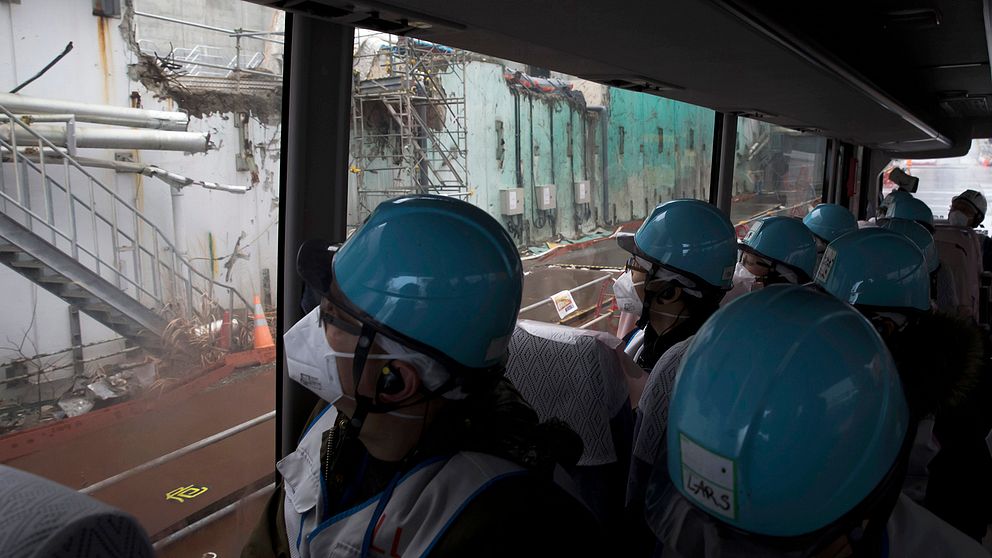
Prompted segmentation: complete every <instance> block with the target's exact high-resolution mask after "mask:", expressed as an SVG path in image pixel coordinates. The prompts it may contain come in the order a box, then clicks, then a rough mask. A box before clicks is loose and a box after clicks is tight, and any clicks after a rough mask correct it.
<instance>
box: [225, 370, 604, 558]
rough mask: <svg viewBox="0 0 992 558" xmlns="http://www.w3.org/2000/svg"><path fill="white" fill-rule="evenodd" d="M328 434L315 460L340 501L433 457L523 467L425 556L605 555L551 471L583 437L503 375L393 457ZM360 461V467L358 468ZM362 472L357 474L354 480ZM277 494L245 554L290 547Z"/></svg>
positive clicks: (369, 492)
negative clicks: (478, 455)
mask: <svg viewBox="0 0 992 558" xmlns="http://www.w3.org/2000/svg"><path fill="white" fill-rule="evenodd" d="M323 407H326V403H322V404H321V405H319V406H318V409H316V410H315V412H314V414H313V415H312V417H311V420H312V418H313V417H316V416H317V413H318V412H319V410H320V409H322V408H323ZM332 438H333V437H332V436H331V435H330V430H329V431H327V432H326V433H325V434H324V436H323V440H324V443H323V444H322V448H321V468H322V469H324V468H325V467H328V468H329V469H330V472H329V474H328V475H327V487H326V494H325V497H326V498H327V501H331V502H334V501H337V502H338V503H339V504H338V506H337V507H338V508H339V509H342V510H343V509H347V508H349V507H351V506H352V505H354V504H356V503H359V502H362V501H365V500H367V499H368V498H370V497H372V496H374V495H375V494H378V493H379V492H381V491H382V490H383V489H384V488H385V487H386V484H387V483H388V482H389V480H390V479H391V478H392V476H393V475H394V474H395V473H397V472H404V471H405V470H408V469H409V468H412V467H413V466H414V465H416V464H417V463H419V462H421V461H422V460H423V459H426V458H429V457H431V456H436V455H443V454H450V453H453V452H456V451H478V452H483V453H488V454H492V455H496V456H499V457H502V458H505V459H508V460H510V461H513V462H515V463H517V464H518V465H520V466H522V467H524V468H525V469H527V470H528V471H529V472H530V474H528V475H524V476H521V477H513V478H509V479H505V480H502V481H499V482H497V483H495V484H494V485H493V486H491V487H490V488H489V489H487V490H486V491H485V492H483V493H482V494H481V495H479V496H478V497H476V498H475V499H473V500H472V501H471V503H470V504H469V505H468V506H467V507H466V508H465V509H464V510H463V511H462V512H461V513H460V514H459V515H458V516H457V518H456V519H455V521H454V523H452V525H451V526H450V527H449V528H448V529H447V530H446V531H445V533H444V535H443V536H442V537H441V539H440V541H439V543H438V544H437V545H436V546H435V547H434V548H433V550H432V551H431V556H483V557H485V556H493V557H496V556H538V555H540V556H551V555H568V556H599V555H602V552H603V548H602V535H601V533H600V528H599V526H598V525H597V524H596V521H595V519H594V518H593V516H592V514H591V513H590V512H589V510H588V509H587V508H586V507H585V506H584V505H583V504H581V503H580V502H579V501H577V500H575V499H574V498H573V497H572V496H571V495H569V494H568V493H566V492H565V491H564V490H562V489H561V488H560V487H558V486H557V485H555V484H554V483H553V481H552V480H551V473H552V471H553V468H554V465H555V463H561V464H563V465H574V464H575V462H576V461H577V460H578V458H579V456H580V455H581V453H582V442H581V440H579V438H578V436H577V435H576V434H575V433H574V432H572V431H571V430H569V429H568V427H567V426H564V425H563V424H557V423H543V424H542V423H539V422H538V419H537V415H536V414H535V413H534V411H533V409H531V408H530V406H529V405H527V404H526V403H525V402H524V401H523V399H521V397H520V395H519V394H518V393H517V391H516V390H515V389H514V388H513V387H512V385H511V384H510V383H509V382H506V381H503V382H501V383H500V384H499V386H498V387H497V388H496V389H495V390H494V391H493V392H492V393H490V394H487V395H485V396H477V397H473V398H470V399H468V400H465V401H449V402H448V405H446V408H445V409H444V410H443V411H442V412H441V413H440V414H439V415H438V416H437V417H436V419H435V421H434V422H433V423H432V426H431V429H430V431H429V432H428V433H427V434H426V435H425V438H424V440H423V442H421V443H420V444H419V445H418V447H417V449H415V450H414V452H412V453H411V455H410V456H409V457H408V458H407V459H405V460H404V461H401V462H398V463H387V462H382V461H378V460H375V459H374V458H372V457H371V456H369V455H368V452H367V451H366V450H365V448H364V446H362V445H361V443H360V442H355V443H354V445H351V446H348V445H347V444H345V445H341V444H337V445H338V446H339V447H336V448H332V447H328V445H329V443H330V441H331V440H332ZM338 439H340V438H338ZM331 463H333V467H329V465H330V464H331ZM359 470H362V471H363V474H361V475H358V474H357V473H356V472H357V471H359ZM359 477H361V479H362V480H361V481H359V482H356V479H358V478H359ZM284 499H285V494H284V492H283V489H282V485H281V484H280V486H279V490H277V491H276V492H275V493H274V494H273V496H272V498H271V499H270V501H269V504H268V506H267V508H266V511H265V513H264V514H263V516H262V518H261V519H260V521H259V524H258V526H257V527H256V528H255V531H254V532H253V533H252V536H251V538H250V539H249V541H248V543H247V545H246V546H245V547H244V549H243V551H242V558H257V557H270V556H276V557H288V556H289V555H290V554H289V548H288V544H289V543H288V537H287V536H286V526H285V522H284V517H285V516H284V515H283V502H284Z"/></svg>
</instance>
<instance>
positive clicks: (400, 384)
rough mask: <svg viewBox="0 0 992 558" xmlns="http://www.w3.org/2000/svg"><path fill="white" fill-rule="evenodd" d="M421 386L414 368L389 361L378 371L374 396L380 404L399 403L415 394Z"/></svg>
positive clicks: (402, 363)
mask: <svg viewBox="0 0 992 558" xmlns="http://www.w3.org/2000/svg"><path fill="white" fill-rule="evenodd" d="M421 385H422V383H421V381H420V376H419V375H418V374H417V369H416V367H414V366H413V365H412V364H410V363H408V362H405V361H402V360H391V361H389V362H388V363H387V364H385V365H384V366H383V367H382V369H381V370H380V371H379V378H378V379H377V380H376V396H377V398H378V400H379V401H380V402H381V403H387V404H388V403H399V402H400V401H403V400H405V399H409V398H410V397H413V396H414V395H415V394H417V393H418V392H419V391H420V387H421Z"/></svg>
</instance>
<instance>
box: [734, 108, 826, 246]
mask: <svg viewBox="0 0 992 558" xmlns="http://www.w3.org/2000/svg"><path fill="white" fill-rule="evenodd" d="M825 151H826V139H825V138H822V137H818V136H813V135H810V134H806V133H802V132H797V131H795V130H791V129H789V128H783V127H781V126H776V125H774V124H768V123H766V122H761V121H758V120H752V119H750V118H744V117H741V118H740V119H739V121H738V126H737V156H736V160H735V164H734V194H733V203H732V205H731V206H730V220H731V221H732V222H733V223H734V224H735V225H736V226H737V230H738V237H742V236H743V235H744V234H746V233H747V228H748V223H749V222H751V221H753V220H754V219H758V218H761V217H767V216H771V215H790V216H793V217H800V218H802V217H804V216H805V215H806V214H807V213H809V211H810V210H811V209H812V208H813V207H815V206H816V204H818V203H820V198H821V195H822V189H823V164H824V160H825Z"/></svg>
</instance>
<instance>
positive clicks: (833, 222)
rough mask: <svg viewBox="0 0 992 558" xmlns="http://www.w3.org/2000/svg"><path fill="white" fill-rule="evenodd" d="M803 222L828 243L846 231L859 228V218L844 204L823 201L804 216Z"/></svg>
mask: <svg viewBox="0 0 992 558" xmlns="http://www.w3.org/2000/svg"><path fill="white" fill-rule="evenodd" d="M803 224H804V225H806V226H807V227H808V228H809V230H810V232H812V233H813V234H815V235H816V236H817V237H819V238H820V239H822V240H823V241H824V242H826V243H827V244H829V243H831V242H833V241H834V240H837V237H839V236H840V235H842V234H844V233H849V232H851V231H856V230H858V220H857V219H855V218H854V215H852V214H851V212H850V211H848V210H847V209H845V208H844V207H843V206H840V205H837V204H835V203H821V204H820V205H818V206H816V207H814V208H813V211H810V212H809V213H808V214H806V216H805V217H803Z"/></svg>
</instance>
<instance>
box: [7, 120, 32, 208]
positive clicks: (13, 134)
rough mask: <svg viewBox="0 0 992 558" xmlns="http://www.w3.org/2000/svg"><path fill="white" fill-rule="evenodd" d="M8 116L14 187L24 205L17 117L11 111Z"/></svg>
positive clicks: (19, 200)
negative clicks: (18, 167) (16, 124)
mask: <svg viewBox="0 0 992 558" xmlns="http://www.w3.org/2000/svg"><path fill="white" fill-rule="evenodd" d="M8 117H9V118H10V120H9V124H10V157H11V159H10V160H11V162H12V163H14V164H13V167H14V187H15V188H17V202H18V203H20V204H21V205H24V200H23V199H21V174H22V171H19V170H18V169H17V158H18V157H20V153H19V152H18V151H17V129H16V128H15V127H14V120H16V119H15V118H14V116H13V115H10V114H9V113H8ZM28 204H29V205H30V202H28Z"/></svg>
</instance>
